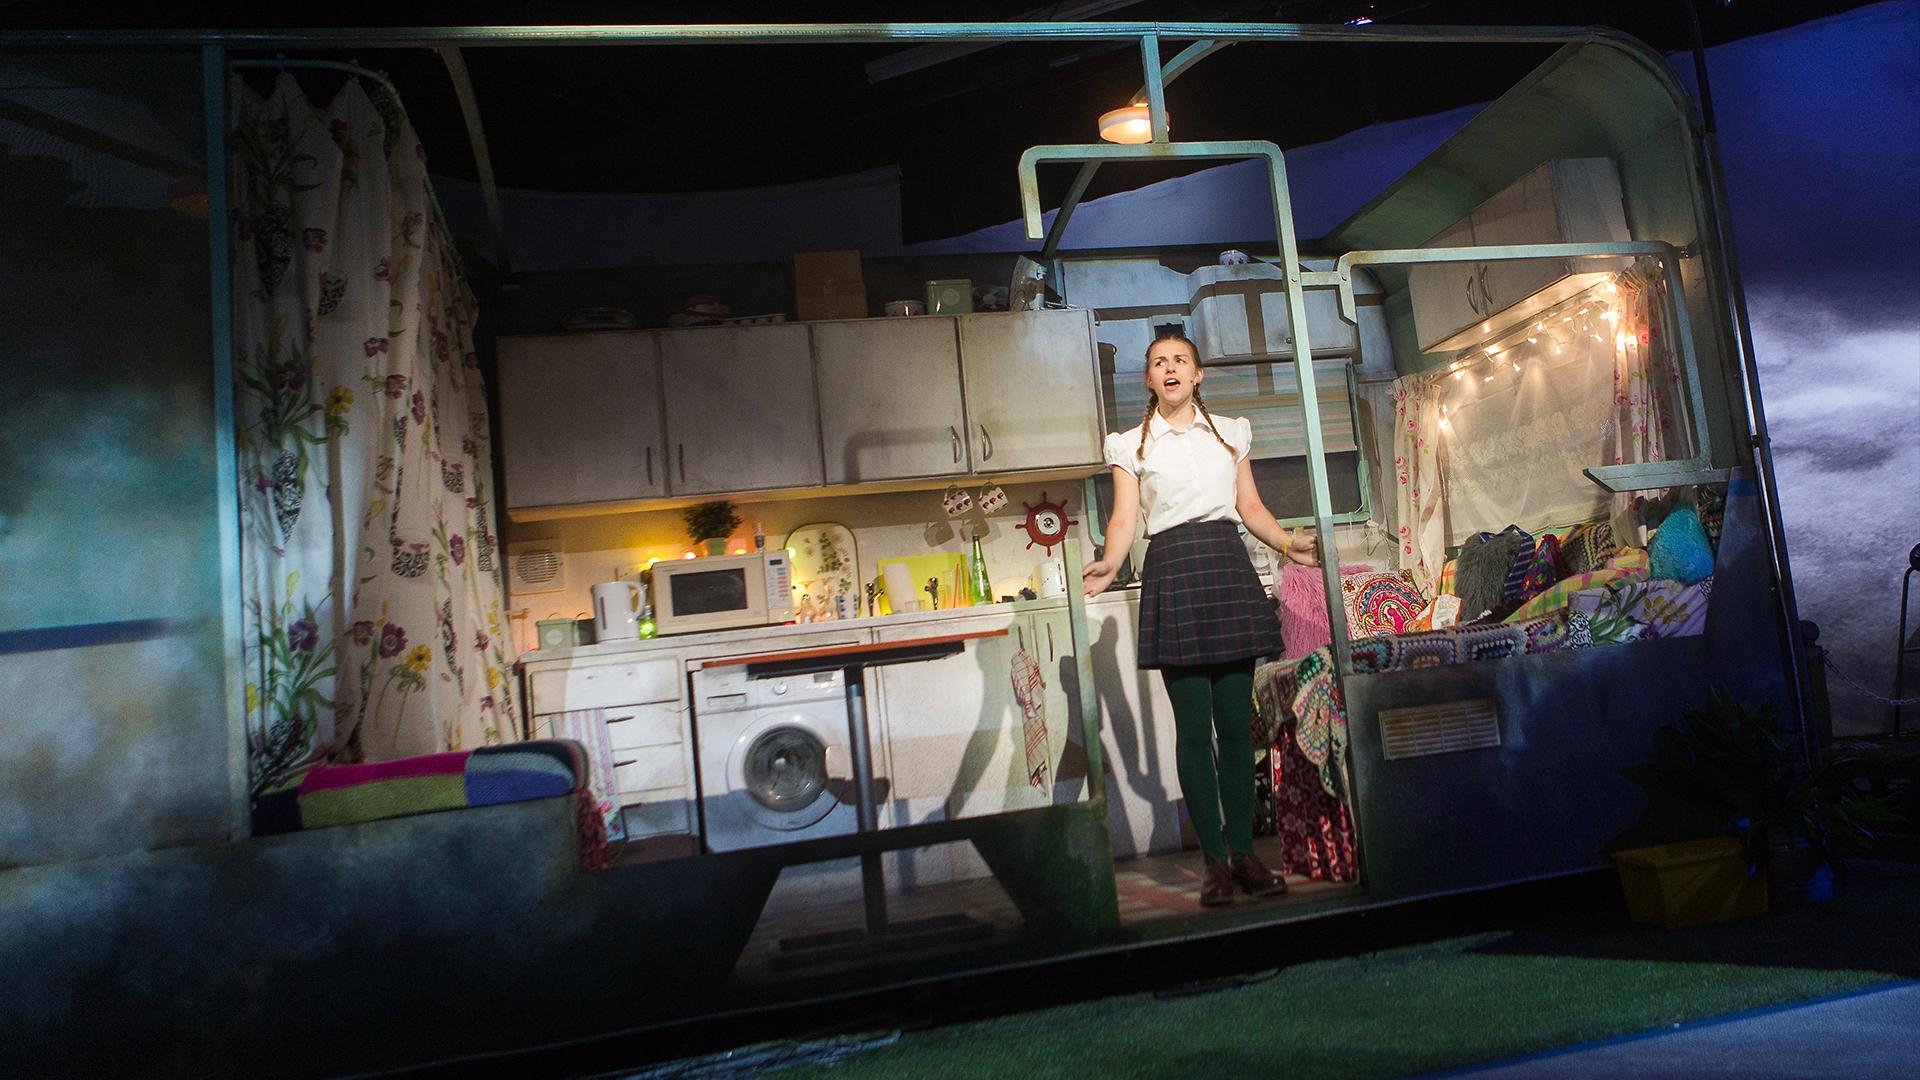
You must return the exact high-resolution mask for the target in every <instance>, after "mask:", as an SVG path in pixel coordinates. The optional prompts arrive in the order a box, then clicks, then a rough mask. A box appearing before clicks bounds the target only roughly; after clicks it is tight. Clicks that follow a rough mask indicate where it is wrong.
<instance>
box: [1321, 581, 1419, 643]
mask: <svg viewBox="0 0 1920 1080" xmlns="http://www.w3.org/2000/svg"><path fill="white" fill-rule="evenodd" d="M1340 593H1341V600H1342V601H1343V602H1344V603H1345V604H1346V608H1347V633H1348V635H1349V636H1351V637H1356V638H1360V637H1372V636H1374V635H1376V634H1398V633H1401V632H1402V631H1405V630H1410V629H1412V628H1413V620H1414V619H1415V618H1417V617H1418V616H1419V614H1420V609H1421V608H1424V607H1426V606H1427V601H1426V599H1425V598H1424V597H1422V596H1421V595H1420V589H1419V587H1418V586H1416V585H1415V584H1414V583H1413V576H1412V575H1411V574H1408V573H1407V572H1406V571H1405V570H1394V571H1376V572H1372V573H1365V574H1344V573H1343V574H1341V575H1340Z"/></svg>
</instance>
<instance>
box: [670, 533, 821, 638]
mask: <svg viewBox="0 0 1920 1080" xmlns="http://www.w3.org/2000/svg"><path fill="white" fill-rule="evenodd" d="M652 600H653V625H654V630H655V632H656V633H659V634H660V635H662V636H665V635H667V634H692V633H697V632H699V631H702V630H730V629H732V628H734V627H736V626H773V625H777V624H779V623H786V622H792V621H793V566H792V563H791V562H790V561H789V560H788V557H787V553H786V552H785V551H762V552H756V553H754V554H752V555H709V556H707V557H705V558H699V559H676V560H673V561H671V562H665V561H663V562H657V563H654V564H653V597H652Z"/></svg>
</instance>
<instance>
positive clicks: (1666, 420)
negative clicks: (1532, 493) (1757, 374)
mask: <svg viewBox="0 0 1920 1080" xmlns="http://www.w3.org/2000/svg"><path fill="white" fill-rule="evenodd" d="M1611 299H1612V304H1611V310H1612V311H1613V312H1614V314H1615V321H1614V322H1613V324H1612V325H1613V341H1612V342H1610V343H1609V344H1610V345H1611V347H1612V350H1613V425H1612V427H1611V429H1610V430H1609V431H1608V433H1607V440H1606V443H1607V445H1606V447H1605V452H1604V453H1603V458H1602V459H1603V460H1605V461H1610V462H1611V463H1612V464H1615V465H1624V464H1629V463H1634V464H1637V463H1641V462H1647V461H1668V460H1671V459H1673V458H1685V457H1689V456H1691V455H1692V453H1693V450H1692V442H1693V437H1692V430H1691V428H1690V427H1689V425H1688V423H1687V410H1686V408H1685V405H1684V404H1683V403H1682V401H1681V395H1682V394H1684V393H1685V388H1684V387H1683V386H1682V385H1681V381H1680V360H1679V357H1678V356H1676V355H1675V354H1674V345H1673V335H1672V332H1671V329H1670V327H1671V323H1670V322H1669V316H1668V314H1667V312H1668V308H1669V306H1670V303H1671V297H1670V295H1669V294H1668V292H1667V283H1666V281H1665V279H1664V278H1662V277H1661V276H1660V274H1659V264H1658V263H1656V262H1643V263H1642V265H1641V266H1639V267H1637V268H1636V269H1635V270H1634V271H1630V272H1627V273H1622V274H1619V275H1617V276H1616V278H1615V280H1614V286H1613V294H1612V297H1611ZM1664 494H1665V492H1664V491H1637V492H1625V493H1623V494H1621V495H1617V496H1615V497H1614V513H1615V516H1616V518H1618V517H1619V516H1620V515H1621V513H1622V512H1623V511H1626V510H1629V509H1632V508H1634V507H1637V506H1639V505H1640V504H1641V503H1644V502H1645V501H1647V500H1651V499H1658V498H1659V497H1660V496H1662V495H1664Z"/></svg>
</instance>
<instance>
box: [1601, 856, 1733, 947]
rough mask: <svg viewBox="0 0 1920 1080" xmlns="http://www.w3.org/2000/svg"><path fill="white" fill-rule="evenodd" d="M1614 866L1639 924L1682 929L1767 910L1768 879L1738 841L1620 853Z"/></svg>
mask: <svg viewBox="0 0 1920 1080" xmlns="http://www.w3.org/2000/svg"><path fill="white" fill-rule="evenodd" d="M1613 864H1614V866H1615V868H1616V869H1618V870H1619V871H1620V884H1621V886H1622V887H1623V888H1624V889H1625V890H1626V893H1627V913H1628V915H1630V916H1631V917H1632V918H1633V921H1634V922H1642V923H1652V924H1653V925H1655V926H1664V927H1666V928H1667V929H1669V930H1678V929H1680V928H1681V927H1686V926H1703V925H1706V924H1707V923H1717V922H1724V921H1726V920H1728V919H1737V918H1741V917H1742V916H1746V915H1759V914H1761V913H1763V912H1765V911H1766V910H1767V882H1766V879H1765V878H1764V877H1761V876H1760V875H1758V874H1754V875H1749V874H1748V873H1747V860H1746V855H1745V853H1744V852H1743V851H1742V850H1741V847H1740V842H1739V841H1738V840H1735V839H1733V838H1732V837H1727V836H1722V837H1716V838H1714V839H1712V840H1688V841H1685V842H1683V843H1679V844H1661V845H1660V846H1658V847H1646V848H1635V849H1634V850H1632V851H1620V852H1615V853H1614V856H1613Z"/></svg>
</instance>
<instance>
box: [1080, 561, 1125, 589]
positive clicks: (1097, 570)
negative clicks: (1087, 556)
mask: <svg viewBox="0 0 1920 1080" xmlns="http://www.w3.org/2000/svg"><path fill="white" fill-rule="evenodd" d="M1119 573H1120V563H1119V562H1118V560H1116V561H1113V562H1108V561H1107V560H1106V559H1095V560H1093V561H1092V562H1090V563H1088V564H1087V566H1086V569H1084V570H1082V571H1080V585H1081V587H1082V588H1083V589H1085V590H1086V593H1087V595H1088V596H1099V595H1100V594H1101V593H1103V592H1106V591H1107V586H1109V585H1111V584H1113V579H1114V576H1115V575H1117V574H1119Z"/></svg>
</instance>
